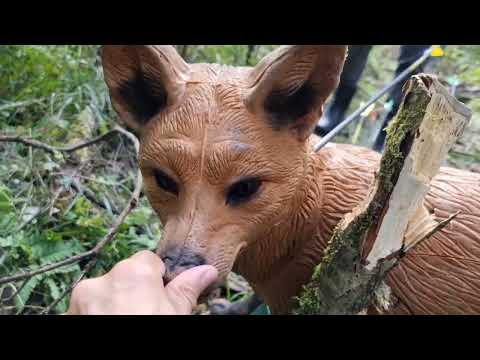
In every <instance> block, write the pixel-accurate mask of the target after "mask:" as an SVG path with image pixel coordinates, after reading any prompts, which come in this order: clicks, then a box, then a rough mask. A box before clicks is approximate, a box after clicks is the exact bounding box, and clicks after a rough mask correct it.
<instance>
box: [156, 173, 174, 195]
mask: <svg viewBox="0 0 480 360" xmlns="http://www.w3.org/2000/svg"><path fill="white" fill-rule="evenodd" d="M154 176H155V180H156V182H157V185H158V186H159V187H160V188H161V189H162V190H164V191H166V192H169V193H172V194H174V195H178V185H177V183H176V182H175V180H173V179H172V178H171V177H170V176H168V175H167V174H165V173H164V172H163V171H161V170H158V169H156V170H155V172H154Z"/></svg>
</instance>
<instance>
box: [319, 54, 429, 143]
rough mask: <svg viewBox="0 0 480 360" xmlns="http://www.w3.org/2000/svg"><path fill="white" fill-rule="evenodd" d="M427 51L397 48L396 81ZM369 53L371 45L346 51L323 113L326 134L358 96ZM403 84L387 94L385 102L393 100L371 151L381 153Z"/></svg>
mask: <svg viewBox="0 0 480 360" xmlns="http://www.w3.org/2000/svg"><path fill="white" fill-rule="evenodd" d="M429 47H430V45H402V46H401V48H400V56H399V58H398V66H397V69H396V71H395V77H397V76H398V75H399V74H400V73H402V72H403V71H404V70H405V69H406V68H407V67H409V66H410V65H411V64H413V63H414V62H415V61H416V60H418V59H419V58H420V57H421V56H422V55H423V53H424V52H425V50H427V49H428V48H429ZM371 50H372V45H352V46H350V47H349V52H348V53H349V56H348V58H347V61H346V62H345V66H344V69H343V72H342V75H341V78H340V83H339V85H338V88H337V90H336V92H335V95H334V98H333V100H332V103H331V105H330V106H329V108H328V110H327V112H326V117H327V118H328V123H329V124H328V129H326V132H329V131H331V130H332V129H333V128H334V127H335V126H337V125H338V124H339V123H340V122H341V121H342V120H344V119H345V113H346V111H347V110H348V107H349V106H350V103H351V101H352V99H353V97H354V96H355V93H356V92H357V85H358V81H359V80H360V78H361V76H362V74H363V71H364V70H365V66H366V64H367V60H368V56H369V54H370V51H371ZM424 64H425V63H424ZM422 71H423V68H422V67H419V68H417V69H416V71H415V72H414V73H419V72H422ZM412 75H413V74H412ZM407 79H408V78H407ZM407 79H406V80H407ZM406 80H405V81H403V82H400V83H398V84H397V85H396V86H395V87H394V88H393V89H392V90H391V92H390V94H389V99H388V101H390V100H393V106H392V109H391V110H390V111H389V112H388V113H387V115H386V117H385V119H384V121H383V124H382V127H381V130H380V132H379V133H378V135H377V137H376V138H375V143H374V146H373V148H374V150H377V151H381V150H382V149H383V146H384V143H385V136H386V133H385V128H386V127H387V125H388V124H389V122H390V120H392V118H393V117H394V116H395V114H396V113H397V111H398V108H399V107H400V103H401V100H402V88H403V85H404V84H405V82H406Z"/></svg>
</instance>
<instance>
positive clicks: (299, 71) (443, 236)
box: [102, 45, 480, 314]
mask: <svg viewBox="0 0 480 360" xmlns="http://www.w3.org/2000/svg"><path fill="white" fill-rule="evenodd" d="M346 56H347V46H345V45H304V46H300V45H294V46H284V47H281V48H279V49H277V50H276V51H274V52H273V53H271V54H270V55H268V56H267V57H266V58H265V59H263V60H262V61H261V62H260V63H259V64H258V65H257V66H256V67H254V68H249V67H230V66H222V65H217V64H187V63H186V62H184V61H183V59H182V58H181V57H180V56H179V55H178V54H177V52H176V51H175V48H174V47H172V46H167V45H155V46H154V45H152V46H139V45H138V46H137V45H131V46H129V45H119V46H104V47H103V48H102V61H103V67H104V74H105V80H106V83H107V85H108V88H109V91H110V96H111V99H112V104H113V106H114V108H115V110H116V111H117V113H118V114H119V118H120V119H121V121H122V123H123V124H125V125H127V126H128V127H130V128H132V129H133V130H134V131H135V132H136V133H137V134H138V136H139V139H140V145H141V146H140V154H139V166H140V169H141V171H142V174H143V177H144V183H145V193H146V195H147V197H148V199H149V201H150V203H151V205H152V207H153V208H154V209H155V211H156V212H157V214H158V216H159V218H160V220H161V222H162V224H163V226H164V234H163V240H162V241H161V242H160V243H159V246H158V250H157V251H158V254H159V256H161V257H162V259H163V260H164V262H165V264H166V267H167V274H166V281H169V280H171V279H173V278H174V277H175V276H177V275H178V274H180V273H181V272H182V271H184V270H185V269H188V268H190V267H193V266H197V265H201V264H205V263H208V264H211V265H214V266H215V267H216V268H217V269H218V271H219V273H220V275H221V276H222V277H225V276H226V275H227V274H228V273H229V272H230V271H231V270H234V271H236V272H237V273H239V274H241V275H243V276H244V277H245V278H246V279H247V280H248V281H249V283H250V284H251V285H252V286H253V288H254V290H255V291H256V293H257V294H258V295H259V296H260V297H261V298H262V299H263V300H264V301H265V302H266V303H267V304H268V305H269V307H270V308H271V310H272V312H273V313H275V314H285V313H288V312H289V311H290V310H291V308H292V306H293V304H294V301H293V300H292V298H293V297H294V296H296V295H298V294H299V292H300V291H301V289H302V285H304V284H305V283H307V282H308V280H309V279H310V278H311V275H312V273H313V270H314V268H315V266H316V265H317V264H319V263H320V261H321V259H322V256H323V253H324V250H325V247H326V244H327V241H328V240H329V239H330V237H331V235H332V233H333V229H334V227H335V226H336V224H337V223H338V222H339V221H340V220H341V218H342V217H343V215H345V214H346V213H348V212H349V211H351V210H352V209H353V208H354V207H355V206H356V205H357V204H358V203H359V202H360V201H361V200H362V199H363V198H364V197H365V195H366V194H367V191H368V189H369V186H370V184H371V182H372V181H373V178H374V173H375V170H376V169H377V168H378V165H379V160H380V155H378V154H377V153H375V152H373V151H370V150H368V149H364V148H361V147H355V146H351V145H337V144H332V145H330V146H327V147H326V148H324V149H323V150H322V151H320V152H319V153H315V152H314V151H313V145H314V143H315V137H314V136H313V135H312V133H313V129H314V127H315V125H316V122H317V121H318V119H319V118H320V116H321V115H322V111H323V105H324V103H325V101H326V99H327V98H328V96H329V95H330V94H331V93H332V91H333V90H334V89H335V87H336V86H337V85H338V81H339V77H340V74H341V71H342V68H343V64H344V61H345V57H346ZM425 206H426V209H425V210H426V214H425V216H433V217H435V219H436V220H438V221H441V220H444V219H446V218H448V217H449V216H450V215H451V214H452V213H455V212H456V211H460V214H459V215H458V216H457V218H456V219H455V220H453V221H452V223H451V224H450V225H449V226H448V227H447V228H445V229H443V230H442V231H440V232H438V233H437V234H435V235H434V236H433V237H431V238H430V239H428V240H427V241H425V242H423V243H421V244H420V245H418V246H417V247H415V248H414V249H412V250H411V252H409V253H408V254H407V256H406V257H405V258H404V259H402V261H401V263H400V265H399V266H397V267H396V268H395V269H394V270H392V271H391V272H390V273H389V275H388V278H387V284H388V285H389V286H390V287H391V289H392V292H393V294H394V296H395V299H396V302H395V305H394V307H393V308H392V309H391V313H402V314H405V313H407V314H408V313H410V314H432V313H435V314H444V313H448V314H451V313H455V314H458V313H463V314H465V313H478V312H480V296H479V295H480V235H479V234H480V175H478V174H472V173H468V172H464V171H460V170H455V169H449V168H443V169H442V170H441V171H440V173H439V174H438V175H437V176H436V178H435V179H434V181H433V184H432V187H431V190H430V192H429V194H428V196H427V199H426V205H425Z"/></svg>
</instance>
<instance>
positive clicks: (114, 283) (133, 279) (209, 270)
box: [67, 251, 218, 315]
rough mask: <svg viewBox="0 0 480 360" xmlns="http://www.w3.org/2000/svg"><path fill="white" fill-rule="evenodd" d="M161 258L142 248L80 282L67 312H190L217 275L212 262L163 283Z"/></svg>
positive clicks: (185, 313) (178, 313)
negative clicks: (103, 271)
mask: <svg viewBox="0 0 480 360" xmlns="http://www.w3.org/2000/svg"><path fill="white" fill-rule="evenodd" d="M164 274H165V265H164V264H163V262H162V260H161V259H160V257H158V256H157V255H155V254H154V253H153V252H150V251H142V252H139V253H137V254H135V255H134V256H132V257H131V258H129V259H127V260H124V261H121V262H120V263H118V264H117V265H115V266H114V268H113V269H112V270H111V271H110V272H109V273H107V274H106V275H104V276H102V277H99V278H95V279H88V280H84V281H81V282H80V283H79V284H78V285H77V286H76V287H75V289H74V290H73V293H72V297H71V299H70V308H69V310H68V312H67V315H190V314H191V313H192V310H193V308H194V307H195V306H196V303H197V300H198V297H199V296H200V295H201V293H202V292H203V291H204V290H205V289H206V288H207V287H208V286H209V285H211V284H213V283H214V282H215V280H216V279H217V277H218V272H217V270H216V269H215V268H214V267H213V266H210V265H202V266H198V267H195V268H192V269H189V270H187V271H185V272H183V273H181V274H180V275H179V276H177V277H176V278H175V279H174V280H172V281H171V282H170V283H168V285H167V286H164V283H163V275H164Z"/></svg>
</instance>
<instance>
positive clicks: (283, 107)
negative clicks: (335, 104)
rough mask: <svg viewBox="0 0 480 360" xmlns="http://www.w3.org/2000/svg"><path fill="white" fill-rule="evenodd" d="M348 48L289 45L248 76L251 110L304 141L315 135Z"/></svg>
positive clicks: (275, 127) (259, 65) (247, 102)
mask: <svg viewBox="0 0 480 360" xmlns="http://www.w3.org/2000/svg"><path fill="white" fill-rule="evenodd" d="M346 55H347V45H289V46H283V47H280V48H279V49H277V50H276V51H274V52H272V53H271V54H270V55H268V56H267V57H265V58H264V59H263V60H262V61H261V62H260V63H259V64H258V65H257V66H256V67H255V68H254V69H252V70H251V72H250V74H249V77H248V91H247V95H246V98H245V104H246V106H247V108H248V109H249V110H250V111H251V112H252V113H256V114H261V115H263V116H264V117H265V118H266V119H267V121H268V122H269V123H270V125H271V126H272V127H273V128H274V129H276V130H281V129H289V130H291V131H292V132H293V133H294V134H295V136H297V137H298V138H299V140H300V141H303V140H305V139H307V138H308V137H309V136H310V135H311V134H312V132H313V130H314V128H315V125H316V123H317V122H318V121H319V119H320V117H321V116H322V112H323V105H324V103H325V101H326V100H327V98H328V96H329V95H330V94H331V93H332V92H333V90H335V88H336V87H337V86H338V83H339V81H340V74H341V72H342V70H343V65H344V62H345V58H346Z"/></svg>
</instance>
